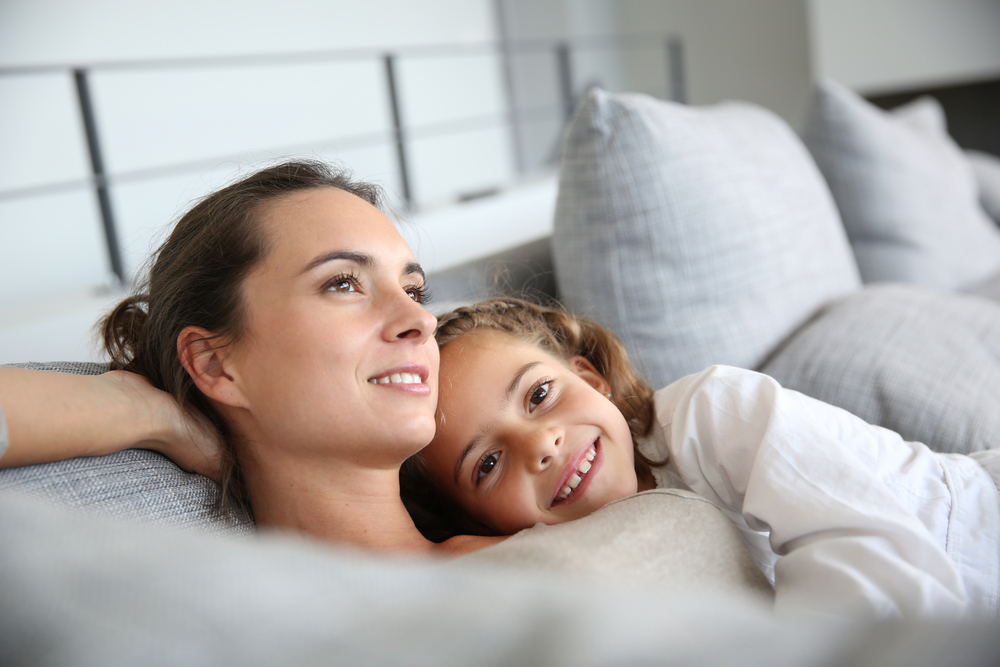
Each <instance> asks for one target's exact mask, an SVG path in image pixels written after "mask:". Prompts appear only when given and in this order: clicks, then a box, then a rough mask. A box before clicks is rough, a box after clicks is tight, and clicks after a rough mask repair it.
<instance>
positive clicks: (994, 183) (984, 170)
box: [965, 150, 1000, 225]
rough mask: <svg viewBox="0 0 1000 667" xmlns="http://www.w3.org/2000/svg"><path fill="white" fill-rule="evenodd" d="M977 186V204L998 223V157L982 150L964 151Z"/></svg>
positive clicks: (999, 170)
mask: <svg viewBox="0 0 1000 667" xmlns="http://www.w3.org/2000/svg"><path fill="white" fill-rule="evenodd" d="M965 157H966V159H967V160H968V161H969V165H970V166H971V167H972V174H973V176H975V178H976V185H977V186H978V188H979V204H980V205H981V206H982V207H983V210H984V211H986V213H987V215H989V216H990V218H992V219H993V222H995V223H997V224H998V225H1000V157H997V156H996V155H993V154H991V153H984V152H983V151H972V150H969V151H965Z"/></svg>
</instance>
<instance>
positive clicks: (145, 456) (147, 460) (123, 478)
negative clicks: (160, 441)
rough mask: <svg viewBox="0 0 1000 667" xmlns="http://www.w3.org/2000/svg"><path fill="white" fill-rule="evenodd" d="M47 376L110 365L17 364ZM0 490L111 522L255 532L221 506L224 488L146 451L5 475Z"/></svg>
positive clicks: (9, 470)
mask: <svg viewBox="0 0 1000 667" xmlns="http://www.w3.org/2000/svg"><path fill="white" fill-rule="evenodd" d="M11 365H12V366H17V367H20V368H33V369H36V370H43V371H56V372H63V373H74V374H77V375H97V374H100V373H103V372H106V371H107V370H108V366H107V364H96V363H81V362H57V363H27V364H11ZM0 489H9V490H12V491H18V492H20V493H26V494H29V495H33V496H36V497H40V498H45V499H46V500H48V501H51V502H55V503H58V504H60V505H65V506H68V507H74V508H78V509H83V510H87V511H91V512H95V513H98V514H102V515H105V516H110V517H115V518H120V519H129V520H135V521H143V522H149V523H157V524H164V525H172V526H182V527H186V528H197V529H199V530H202V531H208V532H216V531H223V532H235V533H238V534H244V535H249V534H253V533H254V532H255V528H254V524H253V521H252V520H251V519H250V517H249V516H247V515H246V514H245V513H243V512H239V511H236V510H230V511H227V512H223V511H221V510H220V508H219V507H218V506H217V505H218V503H217V500H218V496H219V486H218V485H217V484H216V483H215V482H213V481H212V480H210V479H209V478H207V477H203V476H202V475H197V474H194V473H188V472H185V471H183V470H181V469H180V468H178V467H177V466H176V465H175V464H174V463H173V462H172V461H170V460H169V459H167V458H166V457H164V456H162V455H160V454H158V453H156V452H152V451H149V450H146V449H126V450H124V451H121V452H117V453H115V454H109V455H108V456H91V457H82V458H75V459H68V460H66V461H56V462H54V463H43V464H40V465H32V466H21V467H17V468H6V469H3V470H0Z"/></svg>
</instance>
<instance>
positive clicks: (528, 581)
mask: <svg viewBox="0 0 1000 667" xmlns="http://www.w3.org/2000/svg"><path fill="white" fill-rule="evenodd" d="M804 137H805V140H806V143H805V144H804V143H803V142H802V141H801V140H800V139H799V138H798V137H797V136H796V135H795V134H794V133H793V132H792V131H791V130H790V129H789V128H788V127H787V126H785V125H784V123H782V122H781V121H780V120H779V119H777V118H776V117H774V116H773V115H771V114H769V113H768V112H766V111H764V110H762V109H759V108H756V107H753V106H751V105H746V104H739V103H732V104H727V105H720V106H718V107H714V108H706V109H697V108H689V107H682V106H679V105H674V104H670V103H664V102H659V101H655V100H651V99H649V98H644V97H642V96H631V95H610V94H607V93H604V92H602V91H592V92H591V94H590V95H589V96H588V98H587V99H586V100H584V102H583V104H582V105H581V108H580V109H579V110H578V112H577V114H576V116H575V117H574V120H573V122H572V124H571V126H570V127H569V129H568V132H567V138H566V143H565V147H564V153H563V161H562V170H561V174H560V193H559V201H558V205H557V211H556V221H555V231H554V234H553V236H552V238H551V239H544V240H542V241H538V242H535V243H531V244H528V245H526V246H521V247H518V248H512V249H509V250H507V251H504V252H502V253H500V254H498V255H497V256H495V257H491V258H485V259H483V260H479V261H476V262H472V263H470V264H467V265H463V266H460V267H456V268H453V269H449V270H447V271H444V272H441V273H439V274H436V275H433V276H431V278H430V281H431V284H432V286H433V291H434V292H435V294H436V296H437V297H438V300H439V302H440V303H441V304H442V305H443V304H452V303H454V302H460V301H467V300H471V299H475V298H480V297H483V296H487V295H490V294H492V293H495V292H496V291H498V290H499V291H503V292H512V291H513V292H519V291H522V290H523V289H525V288H526V289H527V291H528V292H529V293H531V292H534V293H536V294H540V295H546V296H557V297H559V298H561V299H562V300H563V301H564V302H565V303H566V304H567V305H568V306H569V307H571V308H572V309H574V310H576V311H578V312H581V313H583V314H586V315H589V316H591V317H593V318H595V319H597V320H599V321H600V322H602V323H604V324H605V325H607V326H609V327H610V328H612V329H613V330H614V331H615V332H616V333H617V334H618V335H619V336H620V337H621V338H622V340H623V341H624V342H625V343H626V345H627V346H628V347H629V349H630V351H631V353H632V355H633V356H634V358H635V360H636V362H637V364H638V365H639V366H640V368H641V369H642V370H643V371H644V372H645V373H646V375H647V376H648V377H649V378H650V380H651V381H652V383H654V384H656V385H662V384H666V383H668V382H670V381H672V380H673V379H676V378H678V377H680V376H682V375H685V374H687V373H689V372H693V371H696V370H699V369H701V368H703V367H704V366H707V365H710V364H714V363H726V364H732V365H737V366H743V367H748V368H755V369H759V370H762V371H764V372H766V373H769V374H771V375H773V376H774V377H776V378H777V379H778V380H779V381H780V382H782V384H784V385H785V386H787V387H790V388H794V389H798V390H800V391H803V392H805V393H807V394H810V395H813V396H816V397H818V398H820V399H823V400H826V401H829V402H831V403H834V404H836V405H840V406H842V407H845V408H847V409H848V410H851V411H852V412H855V413H856V414H859V415H860V416H862V417H863V418H865V419H867V420H869V421H871V422H873V423H878V424H883V425H886V426H888V427H890V428H893V429H895V430H897V431H900V432H901V433H902V434H903V435H904V436H905V437H907V438H908V439H913V440H920V441H923V442H926V443H927V444H929V445H930V446H932V447H933V448H936V449H938V450H940V451H957V452H967V451H974V450H978V449H982V448H987V447H993V446H997V445H1000V410H998V409H997V407H998V406H997V397H998V396H1000V303H998V302H997V301H996V299H997V298H998V296H1000V250H997V248H1000V228H997V226H996V224H995V222H994V221H993V220H991V219H990V218H989V217H988V216H987V214H986V212H985V211H987V210H990V208H989V202H991V201H992V202H995V201H997V200H998V199H1000V193H998V192H997V191H996V190H991V189H990V185H989V184H990V183H991V182H993V183H996V182H997V179H996V173H998V171H1000V170H997V164H1000V163H998V162H996V161H995V159H992V158H991V157H990V156H975V157H974V158H973V157H972V156H963V154H962V153H961V152H960V151H958V149H957V147H955V146H954V145H953V143H949V142H950V139H948V137H947V132H946V131H945V129H944V127H943V123H942V121H941V118H940V114H939V110H938V111H936V110H935V108H934V105H933V103H930V102H927V101H923V102H921V103H920V106H917V107H915V108H908V109H904V110H902V111H899V112H895V113H891V114H886V113H884V112H881V111H878V110H875V109H874V108H873V107H869V106H867V105H866V103H864V102H863V101H861V100H860V99H858V98H856V97H855V96H853V95H852V94H851V93H849V91H845V90H843V89H841V88H839V87H837V86H836V85H835V84H829V83H827V84H824V85H823V86H822V87H821V88H820V89H819V90H818V92H817V100H816V103H815V104H814V106H813V109H812V111H811V112H810V120H809V124H808V126H807V130H806V132H805V134H804ZM807 146H808V147H807ZM946 158H947V159H946ZM966 158H969V159H967V160H966ZM977 161H978V162H977ZM956 174H957V175H956ZM991 178H993V181H990V179H991ZM994 187H995V186H994ZM914 193H917V194H916V195H915V194H914ZM918 195H919V196H920V197H923V198H924V200H923V201H924V202H925V203H924V204H923V205H919V206H910V205H909V204H907V203H906V202H905V201H904V202H903V203H900V202H901V201H902V200H905V199H906V198H907V197H914V196H918ZM927 202H930V203H927ZM932 204H933V205H932ZM900 207H902V208H904V209H906V211H907V213H906V215H905V216H902V217H900V216H899V215H896V212H898V211H899V210H900ZM993 210H996V209H993ZM942 227H943V228H942ZM991 295H992V296H991ZM35 367H38V368H46V369H49V370H56V371H63V372H79V373H92V372H100V371H101V370H103V369H102V367H101V366H100V365H92V364H57V365H51V364H36V365H35ZM216 491H217V490H216V487H215V485H214V484H213V483H212V482H211V481H209V480H207V479H205V478H202V477H199V476H197V475H190V474H188V473H184V472H183V471H181V470H180V469H178V468H177V467H176V466H174V465H173V464H172V463H170V462H169V461H167V460H166V459H164V458H163V457H161V456H159V455H157V454H155V453H152V452H148V451H143V450H130V451H126V452H122V453H119V454H116V455H113V456H109V457H101V458H95V459H76V460H73V461H67V462H61V463H56V464H48V465H44V466H31V467H25V468H19V469H10V470H5V471H2V472H0V535H2V536H3V539H2V540H0V581H3V582H4V583H3V585H2V586H0V662H3V663H4V664H102V665H104V664H119V663H120V664H136V663H143V664H185V665H187V664H228V663H240V664H258V663H259V664H274V663H282V664H313V663H323V664H328V663H334V664H341V663H342V664H383V663H384V664H399V663H405V664H435V665H446V664H574V665H579V664H633V663H635V664H638V663H642V664H659V663H664V664H718V663H730V662H735V661H737V660H739V661H740V662H741V663H743V664H757V663H760V664H768V665H782V664H788V665H792V664H795V665H799V664H830V665H836V664H900V665H902V664H914V665H919V664H927V665H930V664H941V663H942V662H945V661H947V662H948V663H949V664H956V665H961V664H996V661H997V658H998V657H1000V655H998V653H1000V646H998V644H997V642H996V641H995V637H996V632H997V630H998V628H997V626H996V625H995V623H994V622H992V621H983V622H979V621H965V622H961V623H959V622H955V621H954V620H949V621H940V622H934V623H930V622H911V623H906V624H889V625H887V624H864V623H861V624H853V623H844V622H841V621H837V622H831V621H829V620H828V619H825V620H824V619H822V618H817V617H814V616H811V617H808V618H796V619H787V618H786V619H775V618H773V617H772V616H771V614H770V612H769V607H768V602H767V590H766V587H765V588H762V587H761V585H760V581H759V579H755V577H754V575H753V570H752V568H750V569H748V568H747V567H746V565H747V560H746V559H747V556H746V554H745V551H744V550H741V548H740V544H739V543H738V541H736V542H734V541H733V533H732V530H731V526H728V524H726V523H725V522H724V521H723V522H721V523H720V522H719V518H720V516H721V515H719V513H718V512H717V511H716V510H715V509H714V508H712V507H704V506H703V503H702V502H701V501H699V499H697V498H693V497H688V496H685V495H684V494H679V495H678V494H655V493H654V494H651V495H642V496H638V497H636V498H634V499H630V500H627V501H624V503H623V504H619V505H615V506H610V507H609V508H606V510H602V512H599V513H597V514H595V515H593V517H591V519H592V520H591V519H588V520H586V521H581V522H575V523H576V524H578V525H572V524H571V525H567V526H561V527H558V530H548V531H545V530H541V531H540V530H538V529H533V530H532V531H527V532H526V533H524V534H522V535H519V536H518V537H516V538H514V539H512V540H510V541H508V542H507V543H505V544H504V545H502V547H501V548H499V549H494V550H487V551H485V552H481V553H480V554H476V555H474V556H472V557H469V558H466V559H462V560H461V561H459V562H456V563H451V564H447V565H442V564H439V563H430V562H423V561H411V560H407V561H400V560H398V559H391V558H390V559H386V558H382V557H378V556H372V555H368V554H357V553H355V552H352V551H350V550H345V549H338V548H335V547H331V546H330V545H322V544H318V543H315V542H312V541H310V540H308V539H306V538H304V537H301V536H287V535H259V534H258V533H257V532H256V531H255V529H254V527H253V525H252V522H251V521H250V520H249V518H248V517H246V516H242V515H237V514H231V515H226V516H223V515H220V514H219V513H218V512H217V511H216V510H215V508H214V499H215V494H216ZM636 517H640V519H636ZM641 517H645V518H644V519H641ZM629 526H630V528H629ZM638 526H646V528H645V529H642V528H641V527H638ZM637 535H638V537H637ZM608 545H614V548H609V547H608ZM623 552H624V554H623ZM650 554H656V555H657V558H651V557H650ZM713 554H714V557H713ZM720 554H722V556H720ZM609 563H613V564H614V565H615V567H609ZM622 570H628V572H623V571H622ZM637 584H639V585H637ZM682 584H683V585H682ZM762 591H763V592H762Z"/></svg>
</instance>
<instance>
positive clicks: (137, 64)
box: [0, 34, 686, 281]
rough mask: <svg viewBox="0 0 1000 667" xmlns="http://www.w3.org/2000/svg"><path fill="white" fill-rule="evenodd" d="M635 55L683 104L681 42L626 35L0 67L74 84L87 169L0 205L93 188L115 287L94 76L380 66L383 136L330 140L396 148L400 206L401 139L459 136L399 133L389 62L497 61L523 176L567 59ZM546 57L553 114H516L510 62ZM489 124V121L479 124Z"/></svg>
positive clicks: (569, 108)
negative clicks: (65, 77) (638, 52)
mask: <svg viewBox="0 0 1000 667" xmlns="http://www.w3.org/2000/svg"><path fill="white" fill-rule="evenodd" d="M640 48H663V49H664V50H665V57H666V65H667V73H668V75H667V81H666V84H667V87H666V90H667V91H668V95H669V96H670V97H671V98H672V99H674V100H677V101H684V100H685V97H686V91H685V79H684V71H683V60H682V55H683V54H682V50H681V42H680V40H679V38H677V37H676V36H672V35H650V34H632V35H621V36H601V37H598V36H595V37H577V38H571V39H542V38H539V39H521V40H490V41H483V42H456V43H451V44H416V45H409V46H398V47H393V48H391V49H381V48H361V49H330V50H320V51H304V52H284V53H270V54H234V55H219V56H199V57H189V58H146V59H132V60H127V59H126V60H106V61H92V62H71V63H45V64H37V65H14V66H6V67H3V66H0V77H13V76H24V75H36V74H49V73H66V74H71V75H72V76H73V80H74V82H75V85H76V90H77V98H78V103H79V108H80V115H81V119H82V120H83V125H84V131H85V133H86V139H87V146H88V150H89V155H90V162H91V167H92V174H93V175H92V176H91V177H90V178H88V179H81V180H76V181H67V182H60V183H52V184H46V185H41V186H29V187H22V188H15V189H11V190H7V191H0V201H2V200H9V199H13V198H19V197H24V196H32V195H37V194H39V193H44V192H50V191H58V190H65V189H67V188H70V187H74V186H77V187H78V186H79V185H80V184H83V185H90V186H91V187H93V188H94V191H95V194H96V195H97V199H98V202H99V204H100V210H101V219H102V222H103V225H104V233H105V242H106V245H107V250H108V257H109V261H110V264H111V270H112V271H113V272H114V274H115V275H116V276H117V277H118V279H119V280H121V281H124V280H125V270H124V266H123V264H122V259H121V250H120V246H119V243H118V235H117V231H116V228H115V222H114V213H113V209H112V203H111V197H110V193H109V180H110V177H109V175H108V174H107V173H106V172H105V169H104V161H103V156H102V150H101V141H100V136H99V132H98V127H99V123H98V120H97V118H96V117H95V111H94V107H93V105H92V103H91V99H90V92H89V77H90V74H91V73H93V72H95V71H122V70H133V71H134V70H145V71H151V70H162V69H188V68H192V69H194V68H197V69H201V68H208V67H247V66H260V65H294V64H303V63H316V62H343V61H364V60H371V61H378V60H381V61H382V63H383V67H384V71H385V78H386V86H387V88H388V90H387V92H388V99H389V101H390V111H391V118H392V128H391V129H390V128H387V130H386V132H384V133H383V132H379V133H366V134H364V135H346V136H344V137H341V138H339V139H338V141H339V142H341V144H342V145H343V143H350V144H356V145H357V144H359V142H360V143H362V144H363V143H365V142H369V143H374V142H376V141H384V140H385V139H387V138H388V139H389V140H391V141H393V143H394V144H395V146H396V160H397V163H398V164H397V167H398V169H399V174H400V183H401V189H402V192H401V195H402V198H403V202H404V204H405V205H406V206H410V205H411V204H412V190H411V183H412V179H411V174H410V169H409V163H408V155H407V145H406V144H407V140H408V138H409V137H411V136H414V135H416V136H421V135H425V136H426V135H427V133H428V132H429V133H432V134H439V133H449V132H455V131H459V130H458V127H461V125H462V124H461V123H457V124H456V123H454V122H451V123H449V124H447V126H440V124H437V125H439V126H438V127H436V126H434V125H432V126H427V127H413V126H409V127H407V126H406V124H405V122H404V120H403V118H402V115H401V113H400V103H399V81H398V69H397V62H398V61H399V59H400V58H431V57H463V56H469V55H477V54H490V55H497V56H499V57H500V58H501V59H502V60H503V64H504V67H505V69H506V71H507V78H508V82H507V91H506V92H507V96H508V111H509V112H508V113H506V114H498V115H497V118H498V120H497V121H496V125H504V124H505V123H506V124H509V125H510V126H511V127H512V128H513V129H514V136H513V138H514V141H515V153H516V154H517V156H518V160H517V163H518V170H519V171H522V172H523V171H524V170H525V169H526V165H525V164H524V160H523V156H521V154H520V151H521V148H520V144H519V139H518V135H517V133H518V130H519V128H520V126H521V125H522V124H523V123H524V122H525V121H526V119H528V118H530V117H531V116H536V117H537V115H538V114H539V113H541V112H542V111H560V112H561V113H560V115H561V116H562V117H563V119H568V118H569V117H570V116H571V115H572V113H573V110H574V109H575V107H576V103H577V100H576V98H575V95H574V89H573V72H572V56H573V54H574V53H576V52H579V51H593V50H602V49H615V50H618V51H623V50H628V49H640ZM545 53H549V54H552V56H553V57H555V59H556V66H557V71H558V76H559V93H560V98H561V104H560V107H558V108H551V109H544V110H543V109H540V108H539V107H532V108H521V107H519V106H517V104H516V101H515V100H514V99H513V90H512V87H511V82H510V80H509V77H510V76H511V71H512V67H511V60H512V59H513V58H515V57H517V56H521V55H529V54H545ZM472 120H474V121H475V122H477V123H482V122H484V117H478V118H477V119H472ZM486 120H489V119H486ZM226 160H227V158H219V159H213V160H211V161H209V160H197V161H193V162H189V163H186V164H184V165H176V164H175V165H163V166H161V167H155V168H147V169H142V170H137V171H134V172H129V173H123V174H116V175H115V176H114V177H113V180H115V181H124V180H133V179H136V178H143V177H152V176H155V175H159V174H164V173H171V172H176V171H178V170H188V169H189V168H191V167H192V166H195V167H196V166H201V165H206V166H207V165H209V164H218V163H219V161H226Z"/></svg>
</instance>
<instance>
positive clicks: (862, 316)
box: [759, 283, 1000, 453]
mask: <svg viewBox="0 0 1000 667" xmlns="http://www.w3.org/2000/svg"><path fill="white" fill-rule="evenodd" d="M759 370H761V371H762V372H764V373H767V374H768V375H770V376H772V377H774V378H775V379H776V380H778V382H780V383H781V384H782V386H784V387H786V388H788V389H795V390H797V391H801V392H802V393H804V394H807V395H809V396H812V397H813V398H818V399H820V400H822V401H826V402H827V403H832V404H833V405H836V406H838V407H841V408H844V409H845V410H847V411H849V412H852V413H854V414H856V415H858V416H859V417H861V418H862V419H864V420H865V421H867V422H870V423H872V424H878V425H879V426H884V427H886V428H889V429H892V430H893V431H896V432H898V433H899V434H900V435H902V436H903V437H904V438H906V439H907V440H916V441H918V442H923V443H924V444H926V445H927V446H928V447H930V448H931V449H934V450H935V451H939V452H959V453H969V452H974V451H978V450H981V449H991V448H995V447H998V446H1000V410H997V396H1000V304H997V303H995V302H992V301H989V300H987V299H983V298H981V297H978V296H972V295H965V294H958V293H955V292H945V291H941V290H935V289H928V288H926V287H919V286H917V285H903V284H898V283H897V284H882V285H872V286H870V287H867V288H865V289H864V290H861V291H859V292H856V293H854V294H851V295H850V296H847V297H845V298H843V299H840V300H838V301H836V302H834V303H831V304H830V305H829V306H828V307H826V308H824V309H823V310H822V311H821V312H820V313H819V314H818V315H817V316H816V317H815V318H814V319H813V320H811V321H810V322H809V323H808V324H807V325H806V326H804V327H802V329H800V330H799V331H797V332H796V333H795V335H794V336H792V337H791V338H790V339H789V340H788V341H787V342H786V343H785V344H784V345H783V346H782V347H781V349H780V350H778V351H777V352H776V353H775V354H774V355H773V356H772V357H771V358H770V359H769V360H768V361H767V362H766V363H765V364H764V365H763V366H762V367H761V368H760V369H759Z"/></svg>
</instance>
